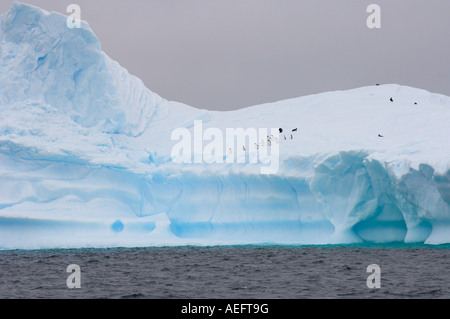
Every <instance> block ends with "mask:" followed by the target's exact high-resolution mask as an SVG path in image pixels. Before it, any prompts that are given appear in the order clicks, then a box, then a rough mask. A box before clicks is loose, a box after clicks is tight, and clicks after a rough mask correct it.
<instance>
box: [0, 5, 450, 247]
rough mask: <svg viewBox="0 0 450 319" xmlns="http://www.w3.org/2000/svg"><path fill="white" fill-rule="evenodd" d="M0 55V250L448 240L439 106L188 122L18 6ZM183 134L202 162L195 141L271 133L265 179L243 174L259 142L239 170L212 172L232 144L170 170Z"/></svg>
mask: <svg viewBox="0 0 450 319" xmlns="http://www.w3.org/2000/svg"><path fill="white" fill-rule="evenodd" d="M0 57H1V60H0V249H36V248H37V249H39V248H58V247H74V248H77V247H117V246H134V247H137V246H170V245H235V244H300V245H301V244H341V243H362V242H376V243H390V242H408V243H411V242H417V243H429V244H441V243H450V139H449V136H450V98H449V97H447V96H443V95H439V94H432V93H429V92H427V91H424V90H420V89H416V88H411V87H406V86H400V85H395V84H389V85H379V86H378V85H376V86H369V87H362V88H358V89H354V90H348V91H336V92H328V93H322V94H316V95H310V96H305V97H300V98H296V99H290V100H285V101H280V102H276V103H269V104H264V105H258V106H253V107H248V108H245V109H241V110H237V111H231V112H217V111H208V110H201V109H196V108H192V107H190V106H187V105H184V104H181V103H177V102H171V101H167V100H165V99H163V98H161V97H160V96H158V95H157V94H156V93H154V92H151V91H150V90H148V89H147V88H146V87H145V86H144V85H143V83H142V82H141V81H140V80H139V79H138V78H136V77H134V76H132V75H130V74H128V72H127V71H126V70H125V69H124V68H122V67H121V66H120V65H119V64H118V63H117V62H115V61H112V60H111V59H110V58H109V57H108V56H107V55H106V54H105V53H104V52H103V51H102V50H101V46H100V42H99V40H98V39H97V37H96V36H95V35H94V33H93V32H92V30H91V29H90V28H89V26H88V25H87V23H85V22H83V23H82V25H81V28H73V29H70V28H68V27H67V25H66V17H65V16H64V15H61V14H57V13H49V12H46V11H44V10H41V9H39V8H36V7H33V6H29V5H25V4H21V3H15V4H14V5H13V7H12V8H11V10H10V11H9V12H8V13H6V14H4V15H2V16H1V17H0ZM195 123H201V125H202V131H201V132H202V136H200V139H201V140H202V142H203V147H202V148H201V149H200V151H201V152H202V151H204V147H206V146H207V145H208V143H209V142H208V141H207V140H206V139H205V136H204V135H203V133H204V132H206V131H207V130H208V129H214V130H215V132H217V131H221V132H224V135H225V132H226V130H227V128H243V129H244V130H245V129H249V128H256V129H260V128H267V129H270V128H277V129H282V132H281V133H279V135H277V136H276V137H272V139H271V143H272V144H273V146H275V145H276V147H277V149H278V150H279V152H278V154H277V155H278V156H277V170H276V171H275V172H273V173H271V174H261V168H262V167H264V166H266V165H267V163H263V162H259V161H258V162H257V163H255V162H252V161H251V159H250V158H251V156H252V154H255V152H256V150H257V147H262V146H263V145H262V144H263V143H264V142H266V143H267V141H268V140H267V139H266V138H265V137H264V138H263V139H262V141H261V137H260V136H259V137H258V140H257V141H258V143H254V144H258V145H255V146H254V145H252V144H251V143H250V138H249V141H247V142H246V144H245V145H242V149H243V152H244V153H241V154H244V157H245V158H244V160H243V161H242V162H240V161H238V160H236V161H234V162H227V161H226V160H225V159H226V158H228V157H229V156H230V154H233V153H239V150H240V148H241V145H237V144H236V148H235V149H234V148H233V150H229V151H230V152H229V153H228V149H226V148H225V147H224V148H225V149H224V153H223V155H224V161H223V162H216V163H210V161H208V160H207V158H206V157H205V155H204V154H203V153H201V154H198V152H196V149H195V148H194V150H193V154H192V156H193V157H194V158H195V157H196V156H197V158H200V159H202V160H203V161H202V162H200V163H196V162H195V161H193V163H180V162H178V161H176V160H175V159H174V157H173V148H174V146H175V145H176V144H177V142H176V141H174V140H173V136H172V135H173V134H172V133H173V132H174V130H177V129H180V128H184V129H186V131H188V132H190V133H192V138H193V140H195V139H196V137H195V133H196V130H197V129H198V125H195ZM295 129H297V130H295ZM280 131H281V130H280ZM269 132H270V131H269ZM197 138H198V137H197ZM269 139H270V138H269ZM193 143H194V144H195V141H193ZM197 151H198V150H197Z"/></svg>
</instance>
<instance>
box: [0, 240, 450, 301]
mask: <svg viewBox="0 0 450 319" xmlns="http://www.w3.org/2000/svg"><path fill="white" fill-rule="evenodd" d="M72 264H76V265H78V266H79V267H80V272H79V275H80V276H79V279H80V282H79V283H80V288H73V289H69V288H68V285H67V279H68V277H69V276H71V273H69V272H67V267H68V266H69V265H72ZM372 264H376V265H378V266H379V269H380V273H379V274H376V275H377V280H379V283H380V288H369V287H368V285H367V281H368V277H369V276H374V274H373V273H371V272H368V270H367V267H368V266H369V265H372ZM370 281H371V282H373V280H372V279H370ZM71 282H75V281H71ZM0 298H2V299H9V298H13V299H22V298H26V299H35V298H52V299H53V298H58V299H60V298H63V299H65V298H71V299H73V298H80V299H91V298H96V299H97V298H114V299H115V298H144V299H153V298H158V299H171V298H177V299H178V298H181V299H192V298H194V299H202V298H215V299H216V298H217V299H218V298H232V299H241V298H242V299H244V298H245V299H247V298H252V299H266V298H270V299H272V298H275V299H302V298H358V299H359V298H383V299H386V298H427V299H428V298H450V246H410V245H391V246H306V247H279V246H274V247H271V246H267V247H265V246H262V247H261V246H257V247H254V246H244V247H174V248H173V247H172V248H135V249H130V248H115V249H68V250H64V249H58V250H33V251H23V250H17V251H0Z"/></svg>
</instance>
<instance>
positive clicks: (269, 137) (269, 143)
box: [228, 127, 298, 154]
mask: <svg viewBox="0 0 450 319" xmlns="http://www.w3.org/2000/svg"><path fill="white" fill-rule="evenodd" d="M278 131H279V132H280V134H281V133H283V132H284V130H283V129H282V128H281V127H280V128H279V129H278ZM292 132H298V128H294V129H292V131H291V133H290V139H291V140H293V139H294V136H293V135H292V134H293V133H292ZM283 139H284V140H287V139H288V138H287V137H286V135H285V134H284V135H283ZM272 142H275V143H278V142H279V141H278V138H277V137H276V136H273V135H270V136H269V135H267V146H271V145H272ZM264 144H265V141H264V139H263V138H262V139H261V142H260V143H259V144H258V143H255V148H256V149H257V150H258V149H259V146H260V145H261V146H264ZM242 150H243V151H244V152H245V151H247V149H246V148H245V146H244V145H242ZM228 152H229V153H230V154H231V153H232V150H231V148H230V149H229V150H228Z"/></svg>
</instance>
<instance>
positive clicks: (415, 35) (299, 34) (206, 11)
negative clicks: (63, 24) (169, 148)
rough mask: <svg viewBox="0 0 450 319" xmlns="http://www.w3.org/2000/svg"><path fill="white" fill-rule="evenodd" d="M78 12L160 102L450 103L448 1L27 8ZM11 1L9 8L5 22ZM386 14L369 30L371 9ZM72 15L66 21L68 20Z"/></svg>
mask: <svg viewBox="0 0 450 319" xmlns="http://www.w3.org/2000/svg"><path fill="white" fill-rule="evenodd" d="M22 2H26V3H29V4H32V5H36V6H39V7H41V8H43V9H46V10H47V11H57V12H61V13H66V8H67V6H68V5H69V4H70V3H77V4H78V5H80V7H81V18H82V19H83V20H85V21H87V22H88V23H89V25H90V26H91V28H92V29H93V31H94V32H95V34H96V35H97V36H98V37H99V39H100V41H101V43H102V47H103V50H104V51H105V52H106V53H107V54H108V55H109V56H110V57H111V58H113V59H114V60H116V61H118V62H119V63H120V64H121V65H122V66H124V67H125V68H126V69H128V71H129V72H130V73H131V74H134V75H136V76H138V77H139V78H141V79H142V80H143V81H144V83H145V84H146V86H147V87H148V88H149V89H151V90H152V91H154V92H156V93H158V94H159V95H161V96H162V97H164V98H166V99H169V100H174V101H180V102H183V103H186V104H189V105H191V106H194V107H199V108H206V109H211V110H230V109H236V108H241V107H246V106H250V105H255V104H260V103H265V102H273V101H278V100H283V99H287V98H292V97H299V96H303V95H308V94H313V93H320V92H325V91H332V90H342V89H351V88H356V87H361V86H366V85H373V84H375V83H398V84H403V85H409V86H414V87H418V88H423V89H426V90H429V91H431V92H436V93H441V94H445V95H449V96H450V15H449V14H450V1H449V0H395V1H392V0H368V1H366V0H24V1H22ZM12 3H13V1H12V0H1V2H0V13H4V12H6V11H7V10H9V8H10V7H11V5H12ZM371 3H375V4H378V5H379V6H380V7H381V28H380V29H369V28H368V27H367V25H366V20H367V17H368V16H369V13H367V12H366V8H367V6H368V5H369V4H371ZM66 14H67V13H66Z"/></svg>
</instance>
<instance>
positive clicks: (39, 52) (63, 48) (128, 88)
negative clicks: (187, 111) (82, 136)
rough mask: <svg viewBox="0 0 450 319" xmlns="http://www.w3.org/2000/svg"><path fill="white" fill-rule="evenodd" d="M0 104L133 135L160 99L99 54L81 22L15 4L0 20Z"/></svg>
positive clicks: (97, 41)
mask: <svg viewBox="0 0 450 319" xmlns="http://www.w3.org/2000/svg"><path fill="white" fill-rule="evenodd" d="M1 31H2V32H1V42H0V53H1V67H0V83H3V84H5V83H7V84H8V85H0V104H3V105H5V104H14V103H17V102H20V101H25V100H27V99H33V100H39V101H43V102H45V103H46V104H48V105H51V106H53V107H55V108H56V109H57V111H58V112H60V113H64V114H68V115H70V118H71V119H73V120H74V121H75V122H77V123H79V124H80V125H82V126H84V127H94V126H96V127H99V128H100V129H101V130H102V131H105V132H111V133H125V134H130V135H138V134H140V133H142V131H143V130H144V128H145V126H146V125H147V124H148V122H149V121H150V119H151V117H152V115H153V114H154V112H155V110H156V108H157V107H158V106H159V104H160V103H161V101H162V99H161V98H160V97H159V96H158V95H157V94H155V93H152V92H150V91H149V90H148V89H146V88H145V86H144V85H143V84H142V82H141V80H140V79H138V78H136V77H134V76H131V75H129V74H128V72H127V71H126V70H125V69H123V68H122V67H120V66H119V65H118V63H117V62H115V61H112V60H111V59H110V58H109V57H108V56H107V55H106V54H105V53H104V52H103V51H102V50H101V45H100V42H99V40H98V39H97V37H96V36H95V35H94V33H93V32H92V30H91V29H90V28H89V26H88V25H87V24H86V23H85V22H83V23H82V25H81V28H73V29H69V28H67V26H66V17H65V16H63V15H61V14H57V13H48V12H45V11H44V10H41V9H39V8H36V7H32V6H29V5H25V4H21V3H18V2H15V3H14V4H13V7H12V9H11V10H10V11H9V12H8V13H7V14H5V15H3V17H2V21H1Z"/></svg>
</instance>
